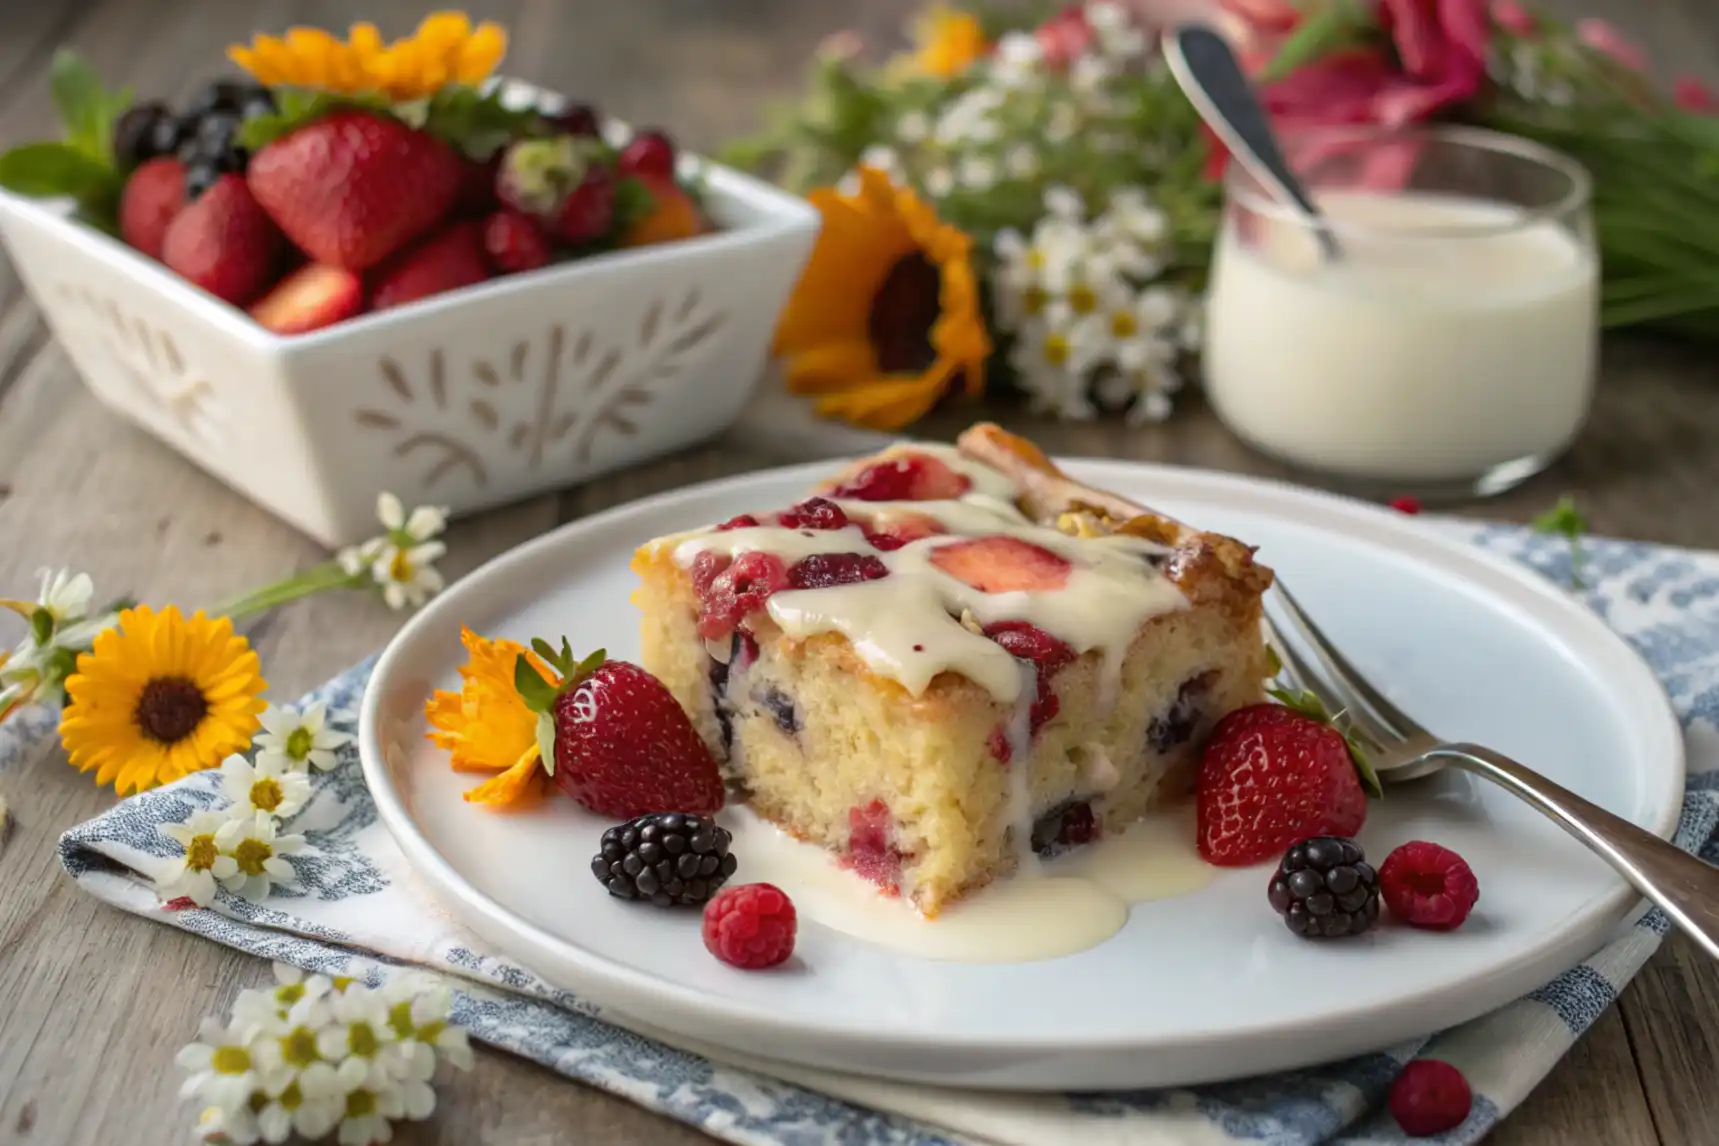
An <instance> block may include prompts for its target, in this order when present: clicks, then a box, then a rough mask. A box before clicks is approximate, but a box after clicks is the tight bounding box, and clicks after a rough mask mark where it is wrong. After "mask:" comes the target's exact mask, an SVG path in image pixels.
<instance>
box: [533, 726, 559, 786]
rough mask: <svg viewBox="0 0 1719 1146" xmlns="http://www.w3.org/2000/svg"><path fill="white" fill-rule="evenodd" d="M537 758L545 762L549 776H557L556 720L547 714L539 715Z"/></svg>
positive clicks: (545, 768) (544, 767) (544, 768)
mask: <svg viewBox="0 0 1719 1146" xmlns="http://www.w3.org/2000/svg"><path fill="white" fill-rule="evenodd" d="M536 735H537V758H538V759H539V760H541V761H543V770H544V771H545V772H547V773H549V775H551V776H553V775H555V718H554V717H552V716H550V715H549V714H548V713H547V712H540V713H538V714H537V729H536Z"/></svg>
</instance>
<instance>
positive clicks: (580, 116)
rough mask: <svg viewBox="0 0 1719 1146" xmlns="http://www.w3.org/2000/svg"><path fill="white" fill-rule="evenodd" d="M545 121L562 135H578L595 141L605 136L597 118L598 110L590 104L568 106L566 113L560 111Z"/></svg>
mask: <svg viewBox="0 0 1719 1146" xmlns="http://www.w3.org/2000/svg"><path fill="white" fill-rule="evenodd" d="M544 119H545V120H546V121H547V122H548V123H549V126H550V127H553V128H554V129H555V130H556V131H558V132H560V133H561V134H562V135H578V136H585V137H588V138H592V139H595V138H596V137H598V136H600V135H602V134H603V124H602V121H601V120H600V119H598V118H597V109H596V108H594V107H592V106H591V105H590V104H588V103H576V104H570V105H568V107H567V109H566V110H565V111H558V112H556V113H555V114H554V115H550V116H545V117H544Z"/></svg>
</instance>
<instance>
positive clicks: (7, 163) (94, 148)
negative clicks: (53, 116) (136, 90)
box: [0, 51, 131, 232]
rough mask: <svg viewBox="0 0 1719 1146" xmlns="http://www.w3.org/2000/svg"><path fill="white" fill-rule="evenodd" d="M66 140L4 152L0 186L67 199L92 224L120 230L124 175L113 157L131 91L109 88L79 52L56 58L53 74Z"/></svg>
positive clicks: (41, 196)
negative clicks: (116, 134)
mask: <svg viewBox="0 0 1719 1146" xmlns="http://www.w3.org/2000/svg"><path fill="white" fill-rule="evenodd" d="M48 82H49V87H50V88H51V90H52V92H53V97H54V106H55V107H56V108H57V109H58V110H59V113H60V122H61V124H62V126H63V128H64V138H63V139H61V140H59V141H58V142H52V141H47V142H38V143H26V144H23V145H21V146H19V147H14V148H12V149H11V150H9V151H7V152H6V153H5V154H4V155H0V187H4V188H5V189H6V190H8V191H11V192H13V193H14V194H18V195H24V196H28V197H29V198H32V199H56V198H60V197H62V196H63V197H66V198H69V199H72V200H74V201H76V203H77V205H78V213H79V215H80V216H81V217H82V218H83V219H84V220H85V221H86V222H88V223H90V224H91V225H92V226H95V227H99V228H101V229H102V230H105V231H108V232H114V231H117V230H118V222H117V220H116V217H115V212H116V211H117V209H118V206H119V195H120V191H121V189H122V188H123V187H124V186H125V175H124V173H123V172H121V171H120V170H119V167H118V166H117V165H116V164H115V162H114V156H113V126H114V122H115V121H116V120H117V119H118V118H119V116H120V114H121V113H123V112H124V111H125V109H126V108H128V107H130V106H131V91H130V89H126V90H123V91H119V92H109V91H108V90H106V89H105V88H103V87H102V84H101V80H100V78H99V77H98V76H97V75H96V74H95V71H94V70H93V69H92V68H91V67H90V66H89V65H88V64H86V63H85V62H84V61H83V60H82V59H80V58H79V57H78V56H77V55H76V54H75V53H73V52H70V51H61V52H59V53H57V54H56V55H55V56H54V62H53V66H52V69H51V71H50V74H49V81H48Z"/></svg>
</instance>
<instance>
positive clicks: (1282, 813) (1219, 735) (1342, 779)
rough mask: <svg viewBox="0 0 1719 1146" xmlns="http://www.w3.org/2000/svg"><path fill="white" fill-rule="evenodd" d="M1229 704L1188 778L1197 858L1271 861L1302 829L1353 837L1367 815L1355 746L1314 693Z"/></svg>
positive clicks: (1364, 774) (1362, 767)
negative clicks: (1194, 776) (1192, 782)
mask: <svg viewBox="0 0 1719 1146" xmlns="http://www.w3.org/2000/svg"><path fill="white" fill-rule="evenodd" d="M1280 695H1283V696H1284V698H1285V699H1288V700H1293V701H1294V702H1295V704H1294V706H1291V705H1289V704H1254V705H1249V706H1248V707H1246V708H1239V709H1237V710H1235V711H1234V712H1231V713H1230V714H1229V715H1227V716H1225V717H1224V718H1223V719H1222V720H1220V721H1218V725H1217V727H1216V728H1214V729H1213V730H1212V736H1211V739H1210V740H1208V741H1207V742H1206V747H1205V751H1204V753H1203V754H1202V756H1201V759H1200V774H1199V779H1198V781H1197V784H1196V789H1195V797H1196V810H1197V841H1198V844H1199V849H1200V855H1201V856H1203V857H1204V858H1205V860H1206V862H1207V863H1212V864H1218V865H1220V866H1225V867H1240V866H1245V865H1247V864H1255V863H1263V862H1265V861H1266V860H1274V859H1276V858H1278V857H1279V856H1280V855H1282V854H1283V852H1284V850H1285V849H1286V848H1288V847H1290V846H1291V845H1292V844H1295V843H1297V842H1298V841H1300V840H1304V839H1307V838H1309V837H1311V836H1344V837H1348V836H1353V835H1355V834H1356V833H1357V832H1359V831H1360V830H1361V825H1362V824H1363V823H1364V822H1365V821H1366V818H1367V792H1366V789H1365V788H1363V786H1362V782H1363V779H1364V778H1365V779H1368V780H1369V782H1370V783H1369V786H1374V787H1375V790H1376V784H1377V781H1376V780H1371V776H1372V773H1371V772H1370V771H1369V770H1368V769H1367V767H1366V762H1365V759H1364V758H1363V757H1362V756H1361V755H1360V752H1359V747H1358V745H1356V744H1355V743H1353V742H1352V741H1351V740H1350V739H1349V738H1348V737H1347V736H1346V735H1345V734H1344V731H1343V730H1342V729H1341V728H1339V727H1337V726H1336V725H1335V724H1333V723H1332V722H1331V720H1330V718H1329V717H1327V716H1326V714H1325V711H1324V708H1323V706H1321V705H1320V704H1319V702H1318V700H1317V698H1314V697H1311V696H1308V695H1305V694H1303V695H1300V696H1290V695H1289V694H1280Z"/></svg>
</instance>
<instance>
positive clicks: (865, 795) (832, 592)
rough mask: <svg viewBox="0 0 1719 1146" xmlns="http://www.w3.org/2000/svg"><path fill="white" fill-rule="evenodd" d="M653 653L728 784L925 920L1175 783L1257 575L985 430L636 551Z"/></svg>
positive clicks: (1188, 533)
mask: <svg viewBox="0 0 1719 1146" xmlns="http://www.w3.org/2000/svg"><path fill="white" fill-rule="evenodd" d="M633 568H634V570H635V571H636V572H637V573H638V574H639V578H640V583H639V587H638V589H637V591H636V592H635V594H634V597H633V600H634V602H635V603H636V604H637V605H638V606H639V608H640V609H641V610H642V611H643V614H644V620H643V645H644V649H643V658H642V659H643V664H644V666H645V668H647V669H648V670H649V671H651V672H652V673H654V674H655V675H656V676H657V677H658V678H660V679H661V680H662V681H663V683H664V684H666V685H667V686H668V688H669V689H670V691H672V692H673V693H674V695H675V697H676V699H677V700H679V701H680V702H681V704H682V705H684V706H685V708H686V710H687V711H688V713H690V714H691V716H692V719H693V722H694V724H695V725H696V726H697V727H698V730H699V733H700V735H702V736H703V737H704V739H705V740H706V742H707V743H708V744H709V745H710V748H711V750H712V752H713V753H715V754H716V757H717V759H718V760H719V761H720V762H722V766H723V770H724V774H725V776H726V777H727V779H728V781H729V783H730V784H731V786H732V787H733V788H734V790H735V792H736V795H737V797H738V798H739V799H741V800H743V801H744V802H746V803H747V804H749V805H750V806H751V807H752V808H753V809H754V810H755V811H756V812H757V813H758V814H759V815H761V816H763V817H765V818H766V819H768V820H770V821H772V822H774V823H776V824H777V825H779V826H780V827H781V828H783V829H784V830H786V831H787V832H789V833H791V834H792V835H794V836H796V837H799V838H801V839H804V840H809V841H811V842H813V843H816V844H819V845H821V846H823V847H825V848H827V849H829V850H830V851H832V852H834V853H836V854H838V855H839V856H840V857H841V858H842V862H843V863H844V864H846V865H847V866H849V867H851V868H852V869H853V870H854V871H856V872H858V873H859V874H860V875H862V876H865V877H866V878H868V879H871V880H873V881H875V882H876V883H877V884H879V885H880V886H881V887H884V888H886V889H889V890H892V891H899V892H900V893H901V894H902V895H905V896H909V897H911V899H912V901H913V902H914V904H915V905H917V906H918V908H919V909H920V911H921V912H922V913H923V914H925V915H926V916H934V915H936V914H937V912H938V911H939V910H940V909H942V908H943V907H946V906H947V905H949V904H950V903H952V902H954V901H955V900H957V899H959V898H960V897H961V896H963V895H966V894H968V893H969V892H972V891H974V890H976V889H978V888H981V887H983V886H984V885H985V884H987V883H989V882H990V881H991V880H993V879H997V878H999V877H1001V876H1005V875H1008V874H1010V873H1011V872H1014V871H1017V870H1022V869H1028V868H1032V867H1034V866H1036V864H1037V862H1038V857H1039V856H1040V855H1042V854H1044V853H1046V852H1049V851H1052V850H1054V849H1057V848H1061V847H1066V846H1070V845H1076V844H1081V843H1086V842H1089V841H1091V840H1094V839H1096V838H1098V837H1100V836H1102V835H1104V834H1106V833H1110V832H1117V831H1121V830H1122V829H1124V828H1125V827H1127V825H1128V824H1129V823H1131V822H1132V821H1134V820H1137V819H1139V818H1140V816H1141V815H1143V814H1144V813H1146V812H1147V811H1149V810H1151V809H1153V808H1156V807H1159V806H1161V805H1163V804H1166V803H1169V802H1172V801H1175V800H1177V799H1179V798H1182V797H1184V796H1186V795H1187V794H1188V792H1189V791H1190V789H1191V787H1192V783H1193V779H1194V773H1195V770H1196V768H1197V766H1198V759H1199V756H1198V748H1199V742H1200V740H1201V739H1202V737H1203V735H1204V733H1205V732H1206V731H1207V730H1208V729H1209V728H1210V727H1211V725H1212V724H1214V723H1215V722H1216V721H1217V719H1218V718H1219V717H1220V716H1222V715H1223V714H1224V713H1226V712H1228V711H1230V710H1231V709H1234V708H1239V707H1241V706H1242V705H1245V704H1251V703H1253V702H1256V701H1258V700H1260V699H1262V689H1263V682H1264V680H1265V679H1266V677H1267V676H1268V675H1269V674H1270V669H1269V668H1268V657H1267V654H1266V651H1265V647H1264V643H1263V640H1262V637H1261V628H1260V608H1261V605H1260V597H1261V594H1262V593H1264V591H1265V589H1266V587H1267V586H1268V585H1270V583H1271V572H1270V570H1268V569H1266V568H1265V567H1264V566H1262V565H1259V564H1257V563H1255V562H1254V560H1253V554H1252V550H1251V549H1249V548H1248V547H1246V546H1244V545H1242V544H1241V543H1239V542H1237V541H1233V540H1231V539H1229V538H1227V537H1220V536H1217V535H1215V534H1209V533H1202V532H1200V531H1198V530H1195V529H1192V528H1190V527H1188V526H1185V525H1182V524H1180V523H1178V522H1175V521H1172V520H1170V519H1168V518H1165V517H1162V516H1159V515H1157V514H1153V513H1150V512H1148V511H1145V510H1142V509H1140V508H1139V507H1137V506H1133V505H1131V504H1130V503H1128V502H1126V501H1123V500H1122V499H1120V498H1117V497H1115V496H1114V495H1110V494H1105V493H1102V492H1099V491H1094V490H1089V489H1086V488H1084V487H1081V486H1079V485H1077V484H1075V483H1073V482H1071V481H1069V480H1068V479H1067V478H1065V477H1063V475H1061V474H1060V473H1059V472H1058V471H1057V470H1056V469H1055V468H1054V467H1053V466H1052V465H1051V464H1050V463H1049V462H1048V461H1047V460H1046V459H1045V457H1044V455H1043V454H1042V453H1040V452H1039V451H1038V450H1037V448H1035V447H1033V446H1032V445H1031V444H1030V443H1027V442H1025V441H1023V440H1021V439H1018V438H1015V437H1012V436H1011V435H1008V434H1006V433H1004V432H1003V431H1001V430H999V429H997V428H996V427H994V426H988V425H986V426H976V427H974V428H973V429H971V430H969V431H968V432H967V433H966V434H964V435H962V437H961V439H960V442H959V445H958V446H957V447H949V446H934V445H918V444H912V445H900V446H896V447H893V448H891V449H889V450H886V451H884V452H883V453H881V454H879V455H877V456H876V457H874V458H871V459H868V460H866V461H864V462H860V463H857V464H855V465H853V466H852V467H850V468H849V469H848V470H846V471H845V472H843V473H841V474H838V475H837V476H835V477H834V478H833V479H832V480H830V481H829V482H827V483H825V484H824V485H823V486H822V487H821V488H820V489H818V490H816V491H814V496H811V497H808V499H807V500H805V501H803V502H801V503H799V504H797V505H794V506H791V507H788V508H787V509H783V510H779V511H777V512H763V511H760V512H758V513H754V514H744V515H741V516H739V517H736V518H734V519H733V520H732V521H728V522H724V523H722V524H720V525H715V526H712V527H709V528H706V529H700V530H695V531H693V532H690V533H685V534H679V535H676V536H672V537H664V538H660V539H658V540H656V541H653V542H651V543H649V544H647V545H645V546H644V547H642V548H641V549H639V551H638V552H637V554H636V555H635V557H634V560H633Z"/></svg>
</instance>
